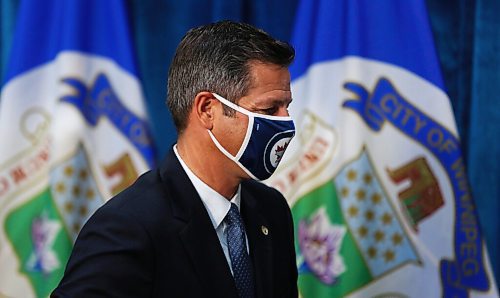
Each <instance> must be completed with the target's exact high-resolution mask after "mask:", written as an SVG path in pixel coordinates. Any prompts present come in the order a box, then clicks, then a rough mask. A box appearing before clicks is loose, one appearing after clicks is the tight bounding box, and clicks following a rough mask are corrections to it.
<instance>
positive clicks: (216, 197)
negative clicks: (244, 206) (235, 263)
mask: <svg viewBox="0 0 500 298" xmlns="http://www.w3.org/2000/svg"><path fill="white" fill-rule="evenodd" d="M174 153H175V156H177V159H178V160H179V162H180V164H181V166H182V168H183V169H184V171H185V172H186V174H187V175H188V177H189V180H191V183H193V186H194V188H195V189H196V191H197V192H198V195H199V196H200V198H201V200H202V202H203V205H205V208H206V209H207V211H208V215H210V219H211V220H212V224H213V225H214V228H215V229H217V227H219V225H220V224H221V223H222V221H223V220H224V218H225V217H226V214H227V212H229V209H230V208H231V203H234V204H236V206H237V207H238V210H239V209H240V202H241V184H240V185H239V186H238V190H237V191H236V194H235V195H234V196H233V197H232V198H231V201H228V200H227V199H226V198H225V197H224V196H223V195H221V194H219V193H218V192H217V191H215V190H214V189H213V188H211V187H210V186H208V185H207V184H206V183H205V182H203V181H202V180H201V179H200V178H198V176H196V175H195V174H194V173H193V171H191V169H189V167H188V166H187V165H186V163H185V162H184V161H183V160H182V158H181V156H180V155H179V152H177V144H175V145H174Z"/></svg>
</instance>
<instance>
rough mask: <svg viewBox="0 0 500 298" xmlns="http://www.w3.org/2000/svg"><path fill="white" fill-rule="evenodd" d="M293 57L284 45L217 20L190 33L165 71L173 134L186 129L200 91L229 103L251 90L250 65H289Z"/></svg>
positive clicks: (255, 31) (244, 27)
mask: <svg viewBox="0 0 500 298" xmlns="http://www.w3.org/2000/svg"><path fill="white" fill-rule="evenodd" d="M294 56H295V51H294V49H293V48H292V47H291V46H290V45H289V44H288V43H285V42H282V41H279V40H276V39H274V38H273V37H271V36H270V35H269V34H267V33H266V32H264V31H262V30H260V29H257V28H255V27H253V26H250V25H248V24H242V23H236V22H232V21H222V22H217V23H213V24H209V25H206V26H201V27H197V28H194V29H191V30H190V31H188V32H187V33H186V35H185V36H184V38H183V39H182V40H181V42H180V44H179V46H178V47H177V50H176V52H175V56H174V59H173V61H172V64H171V65H170V70H169V73H168V99H167V104H168V107H169V109H170V112H171V113H172V116H173V119H174V123H175V126H176V128H177V132H178V133H179V134H180V133H182V131H183V130H184V129H185V128H186V126H187V121H188V117H189V113H190V111H191V108H192V105H193V101H194V98H195V97H196V95H197V94H198V93H199V92H202V91H209V92H215V93H218V94H220V95H221V96H223V97H225V98H227V99H228V100H231V101H233V102H234V101H236V100H237V99H239V98H241V97H243V96H244V95H245V94H246V93H247V92H248V89H249V88H250V87H251V84H252V78H251V77H250V64H251V63H252V62H260V63H265V64H272V65H277V66H281V67H288V66H289V65H290V63H292V61H293V59H294Z"/></svg>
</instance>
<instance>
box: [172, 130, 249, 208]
mask: <svg viewBox="0 0 500 298" xmlns="http://www.w3.org/2000/svg"><path fill="white" fill-rule="evenodd" d="M192 140H193V139H188V138H180V139H179V140H178V142H177V152H178V153H179V156H180V157H181V158H182V160H183V161H184V163H185V164H186V165H187V166H188V168H189V169H190V170H191V171H192V172H193V173H194V174H195V175H196V176H197V177H198V178H200V180H202V181H203V182H204V183H206V184H207V185H208V186H210V187H211V188H212V189H214V190H215V191H216V192H218V193H219V194H221V195H222V196H224V197H225V198H226V199H228V200H231V198H232V197H233V196H234V194H235V193H236V191H237V190H238V186H239V184H240V182H241V180H242V179H241V177H237V176H236V175H235V174H234V170H233V169H234V167H235V166H236V165H235V164H234V162H233V161H231V160H229V159H228V158H227V157H225V156H224V155H222V154H221V153H220V152H219V151H215V150H214V152H212V153H208V152H207V146H206V144H203V142H196V141H195V142H193V141H192Z"/></svg>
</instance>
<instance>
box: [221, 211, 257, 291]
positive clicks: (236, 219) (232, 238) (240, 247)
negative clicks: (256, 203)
mask: <svg viewBox="0 0 500 298" xmlns="http://www.w3.org/2000/svg"><path fill="white" fill-rule="evenodd" d="M225 221H226V224H227V227H226V236H227V247H228V249H229V258H230V259H231V267H232V269H233V277H234V281H235V282H236V288H237V289H238V294H239V296H240V298H251V297H254V283H253V273H252V263H251V262H250V257H249V256H248V253H247V246H246V237H245V227H244V226H243V220H242V219H241V216H240V212H239V211H238V207H237V206H236V205H235V204H233V203H231V208H230V209H229V212H228V213H227V215H226V218H225Z"/></svg>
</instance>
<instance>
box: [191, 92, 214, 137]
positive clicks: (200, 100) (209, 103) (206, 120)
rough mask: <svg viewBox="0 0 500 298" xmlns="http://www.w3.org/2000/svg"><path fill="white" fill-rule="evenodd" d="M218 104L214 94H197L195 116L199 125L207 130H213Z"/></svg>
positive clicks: (194, 106) (194, 107)
mask: <svg viewBox="0 0 500 298" xmlns="http://www.w3.org/2000/svg"><path fill="white" fill-rule="evenodd" d="M217 103H218V101H217V100H216V99H215V98H214V96H213V95H212V93H210V92H207V91H203V92H200V93H198V94H196V97H195V98H194V103H193V110H194V111H193V112H194V114H195V115H194V116H196V118H197V119H198V120H199V123H200V124H201V125H202V126H203V127H205V129H209V130H211V129H212V126H213V121H214V115H215V111H216V110H217V108H216V104H217Z"/></svg>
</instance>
